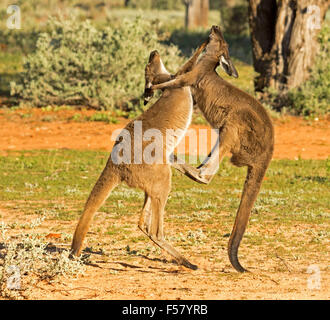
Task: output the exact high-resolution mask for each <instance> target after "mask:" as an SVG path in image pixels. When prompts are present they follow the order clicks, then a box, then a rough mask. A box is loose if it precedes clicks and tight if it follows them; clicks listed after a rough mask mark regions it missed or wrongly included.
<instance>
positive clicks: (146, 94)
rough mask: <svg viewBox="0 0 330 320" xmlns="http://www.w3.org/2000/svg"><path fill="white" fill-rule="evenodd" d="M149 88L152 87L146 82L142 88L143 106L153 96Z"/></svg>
mask: <svg viewBox="0 0 330 320" xmlns="http://www.w3.org/2000/svg"><path fill="white" fill-rule="evenodd" d="M151 86H152V83H151V82H148V83H147V84H146V86H145V88H144V94H143V97H144V105H146V104H147V103H148V102H149V101H150V100H151V98H152V97H153V96H154V92H153V90H152V89H151Z"/></svg>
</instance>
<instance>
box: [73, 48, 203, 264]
mask: <svg viewBox="0 0 330 320" xmlns="http://www.w3.org/2000/svg"><path fill="white" fill-rule="evenodd" d="M205 45H206V43H205V44H203V45H202V46H201V47H200V48H199V49H198V50H197V51H196V53H195V54H194V55H193V56H192V57H191V59H190V60H189V61H188V62H187V63H186V64H184V65H183V67H182V68H181V69H180V71H179V72H186V71H189V70H191V68H192V66H193V65H194V63H195V62H196V61H197V58H198V56H199V55H200V53H201V52H202V51H203V49H204V47H205ZM145 75H146V88H148V86H150V84H151V83H157V82H158V81H160V80H162V81H164V80H165V81H167V80H169V79H170V78H171V75H170V74H169V73H168V72H167V70H166V69H165V67H164V65H163V62H162V60H161V58H160V55H159V53H158V52H157V51H153V52H151V54H150V57H149V63H148V64H147V66H146V69H145ZM192 111H193V101H192V97H191V92H190V88H189V87H184V88H179V89H166V90H164V92H163V93H162V95H161V97H160V98H159V99H158V100H157V101H156V103H155V104H153V105H152V106H151V107H150V108H149V109H148V110H146V111H145V112H144V113H143V114H142V115H141V116H139V117H138V118H137V119H135V120H134V121H132V122H130V123H129V124H128V125H127V126H126V127H125V129H124V130H123V131H122V133H125V134H128V135H129V136H130V137H132V141H133V140H134V144H132V146H130V147H129V152H128V153H127V152H126V153H125V150H123V149H120V148H118V147H120V145H121V144H123V143H124V146H125V144H127V143H126V142H127V141H128V140H125V137H127V135H126V136H125V134H122V133H120V134H119V136H121V138H123V139H122V140H121V141H119V140H117V142H116V143H115V145H114V147H113V150H112V151H111V154H110V157H109V159H108V162H107V164H106V166H105V168H104V170H103V172H102V174H101V176H100V177H99V179H98V180H97V182H96V184H95V186H94V188H93V190H92V192H91V194H90V195H89V197H88V200H87V202H86V204H85V208H84V211H83V214H82V216H81V218H80V220H79V223H78V225H77V228H76V231H75V233H74V237H73V241H72V245H71V249H72V254H74V255H79V254H80V252H81V249H82V242H83V240H84V238H85V236H86V233H87V231H88V228H89V226H90V223H91V220H92V217H93V215H94V213H95V212H96V211H97V210H98V209H99V207H100V206H101V205H102V204H103V203H104V201H105V200H106V198H107V197H108V196H109V194H110V192H111V191H112V190H113V189H114V188H115V187H116V186H117V185H118V184H119V183H121V182H125V183H126V184H127V185H128V186H130V187H133V188H140V189H142V190H143V191H144V192H145V201H144V206H143V209H142V213H141V216H140V219H139V224H138V226H139V228H140V229H141V230H142V231H143V232H144V233H145V234H146V235H147V236H148V237H149V238H150V239H151V240H152V241H153V242H154V243H156V244H157V245H158V246H159V247H160V248H162V249H164V250H165V251H167V252H168V253H169V254H171V255H172V256H173V257H174V258H175V259H176V260H177V262H178V263H180V264H182V265H184V266H186V267H188V268H191V269H197V266H195V265H193V264H191V263H190V262H189V261H188V260H187V259H185V258H184V257H183V256H182V255H181V254H180V253H179V252H177V251H176V250H175V249H174V248H173V247H172V246H171V245H170V244H169V243H167V242H166V241H165V240H164V232H163V219H164V207H165V205H166V201H167V198H168V194H169V192H170V189H171V173H172V172H171V166H170V164H169V161H168V160H169V159H168V157H169V155H170V154H171V153H172V152H173V150H174V148H175V147H176V146H177V144H178V143H179V142H180V139H182V138H183V136H184V133H185V132H186V130H187V129H188V126H189V124H190V121H191V116H192ZM137 121H139V123H140V124H141V131H140V132H139V133H138V131H136V128H135V125H136V124H137ZM149 129H152V130H158V132H159V133H160V135H159V136H160V137H161V139H164V138H165V136H166V134H167V136H166V142H165V141H160V143H163V145H162V146H163V153H162V154H158V153H157V152H155V156H154V159H153V161H149V160H148V161H147V160H146V159H145V158H143V159H140V162H139V163H136V161H135V162H134V163H132V161H126V160H129V159H136V157H137V156H138V155H142V154H144V152H145V151H146V150H147V149H148V145H150V142H146V141H144V139H142V137H143V136H144V134H146V133H147V132H148V130H149ZM167 129H172V130H173V131H174V133H172V136H170V137H168V135H169V134H168V132H167ZM178 132H179V133H180V134H178ZM135 140H137V142H136V143H135ZM158 142H159V141H158ZM149 148H150V146H149ZM126 151H127V149H126ZM124 153H125V157H126V158H125V157H124V160H125V161H121V163H119V162H120V161H118V159H121V158H122V157H123V154H124ZM164 157H165V159H164ZM164 160H165V161H164ZM150 162H152V163H150Z"/></svg>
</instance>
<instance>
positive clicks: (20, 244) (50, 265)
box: [0, 216, 84, 299]
mask: <svg viewBox="0 0 330 320" xmlns="http://www.w3.org/2000/svg"><path fill="white" fill-rule="evenodd" d="M44 219H45V216H42V217H39V218H37V219H35V220H33V221H32V222H31V223H30V225H29V226H28V227H29V228H31V229H32V230H34V229H35V228H36V227H37V226H39V225H40V224H41V223H42V222H43V221H44ZM9 228H10V226H8V225H6V224H5V223H3V222H2V223H1V224H0V238H1V241H2V243H3V247H1V248H0V249H1V250H0V296H2V297H4V298H10V299H20V298H22V297H23V296H24V295H26V294H28V291H29V289H30V288H31V287H33V285H34V283H35V282H36V281H38V280H42V279H47V280H54V278H55V277H57V276H64V277H68V276H73V275H79V274H81V273H83V272H84V265H83V263H82V261H81V259H79V258H69V254H70V252H69V251H68V250H62V251H60V252H55V253H51V251H50V250H48V246H49V243H48V242H47V241H45V239H44V237H43V236H42V235H40V234H38V233H28V234H20V235H19V236H16V237H15V238H11V237H10V236H9V235H8V229H9Z"/></svg>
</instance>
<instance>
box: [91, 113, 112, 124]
mask: <svg viewBox="0 0 330 320" xmlns="http://www.w3.org/2000/svg"><path fill="white" fill-rule="evenodd" d="M86 121H101V122H106V123H114V124H116V123H118V122H119V121H118V120H117V119H116V118H115V117H112V116H111V115H110V114H109V113H104V112H96V113H94V114H93V115H92V116H89V117H86Z"/></svg>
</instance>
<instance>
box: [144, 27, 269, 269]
mask: <svg viewBox="0 0 330 320" xmlns="http://www.w3.org/2000/svg"><path fill="white" fill-rule="evenodd" d="M219 65H220V66H221V67H222V68H223V69H224V70H225V71H226V72H227V74H229V75H231V76H234V77H238V74H237V71H236V69H235V67H234V65H233V63H232V61H231V59H230V56H229V51H228V45H227V43H226V41H225V39H224V37H223V35H222V32H221V30H220V28H219V27H218V26H213V27H212V28H211V33H210V35H209V43H208V44H207V46H206V49H205V53H204V55H203V56H202V57H201V58H200V59H199V61H198V62H197V64H196V65H195V66H194V67H193V68H192V70H191V71H188V72H186V73H184V74H181V75H177V76H176V77H175V78H174V79H172V80H169V81H167V82H164V83H161V84H155V85H152V86H151V88H150V89H151V90H155V89H165V88H181V87H185V86H190V87H191V89H192V95H193V98H194V100H195V101H196V103H197V105H198V107H199V108H200V110H201V111H202V112H203V114H204V116H205V118H206V119H207V121H208V122H209V123H210V124H211V125H212V127H213V128H216V129H219V140H218V145H217V146H215V147H214V149H215V152H213V154H211V157H210V158H208V159H207V160H206V161H205V162H203V163H202V164H201V165H200V166H199V167H198V168H197V169H196V168H194V167H191V166H189V165H188V164H184V165H181V171H182V172H184V173H185V174H186V175H188V176H190V177H191V178H193V179H194V180H196V181H199V182H201V183H209V182H210V181H211V179H212V177H213V176H214V175H215V173H216V171H217V170H218V166H219V162H220V161H221V160H222V159H223V157H224V155H225V154H226V153H227V152H230V153H231V154H232V157H231V162H232V163H233V164H234V165H235V166H238V167H241V166H247V176H246V180H245V183H244V188H243V193H242V197H241V202H240V205H239V208H238V211H237V214H236V219H235V223H234V227H233V230H232V233H231V236H230V238H229V244H228V255H229V259H230V262H231V264H232V266H233V267H234V268H235V269H236V270H237V271H239V272H244V271H247V270H246V269H244V268H243V267H242V266H241V264H240V262H239V260H238V256H237V254H238V248H239V245H240V242H241V240H242V237H243V234H244V232H245V229H246V227H247V224H248V220H249V216H250V213H251V210H252V207H253V205H254V202H255V200H256V198H257V195H258V193H259V190H260V187H261V184H262V181H263V177H264V175H265V173H266V170H267V168H268V165H269V163H270V161H271V159H272V154H273V149H274V129H273V125H272V121H271V119H270V117H269V116H268V114H267V112H266V110H265V109H264V107H263V106H262V105H261V104H260V103H259V102H258V101H257V100H256V99H255V98H253V97H252V96H251V95H249V94H247V93H245V92H243V91H241V90H240V89H238V88H236V87H234V86H233V85H231V84H230V83H228V82H226V81H225V80H223V79H222V78H221V77H220V76H219V75H218V74H217V73H216V71H215V69H216V68H217V67H218V66H219ZM179 166H180V165H179Z"/></svg>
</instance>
